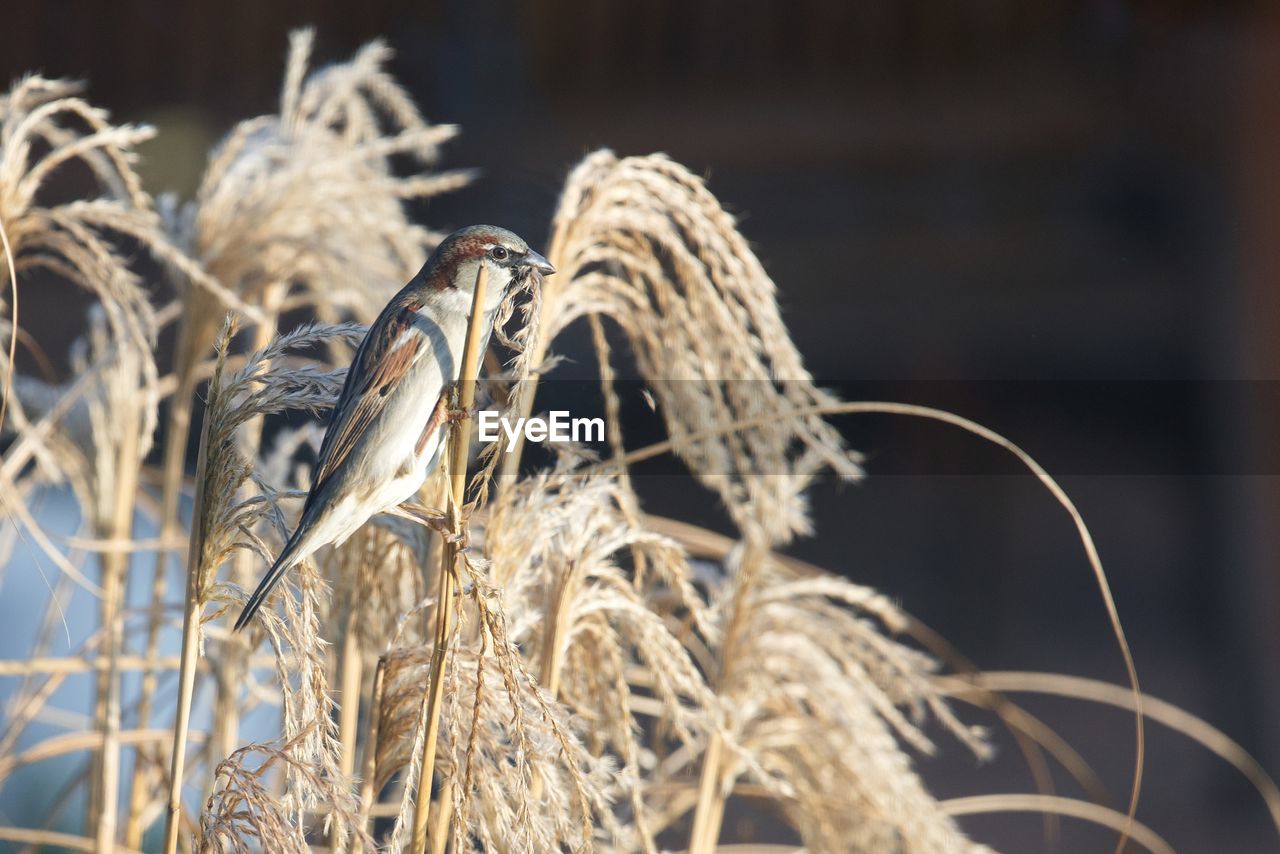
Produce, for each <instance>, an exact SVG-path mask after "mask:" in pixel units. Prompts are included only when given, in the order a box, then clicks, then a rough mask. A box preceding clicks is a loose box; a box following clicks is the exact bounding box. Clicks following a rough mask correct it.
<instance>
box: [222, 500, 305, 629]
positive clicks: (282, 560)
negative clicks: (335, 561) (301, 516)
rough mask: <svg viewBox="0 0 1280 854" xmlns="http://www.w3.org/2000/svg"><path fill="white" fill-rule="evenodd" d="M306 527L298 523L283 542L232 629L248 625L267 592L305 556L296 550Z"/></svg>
mask: <svg viewBox="0 0 1280 854" xmlns="http://www.w3.org/2000/svg"><path fill="white" fill-rule="evenodd" d="M306 529H307V526H306V525H304V524H299V525H298V530H296V531H294V532H293V536H292V537H290V538H289V542H287V543H285V546H284V549H282V550H281V552H280V557H278V558H276V562H275V563H273V564H272V565H271V569H270V570H269V571H268V572H267V574H266V576H265V577H263V579H262V581H260V582H259V583H258V588H257V589H256V590H254V591H253V595H252V596H250V597H249V601H248V602H246V603H245V606H244V610H243V611H241V612H240V617H239V619H237V620H236V626H235V629H234V630H233V631H237V632H238V631H240V630H241V629H243V628H244V627H245V626H247V625H249V621H250V620H252V619H253V615H254V614H256V613H258V609H259V608H261V607H262V603H263V602H265V601H267V594H268V593H270V592H271V589H272V588H273V587H275V586H276V585H277V584H279V583H280V579H281V578H283V577H284V574H285V573H286V572H288V571H289V570H290V569H292V568H293V567H294V565H295V564H297V563H298V561H300V560H302V558H303V557H305V555H300V554H298V550H299V547H300V546H301V545H302V541H303V539H304V537H303V534H304V532H305V531H306Z"/></svg>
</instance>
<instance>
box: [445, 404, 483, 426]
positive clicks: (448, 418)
mask: <svg viewBox="0 0 1280 854" xmlns="http://www.w3.org/2000/svg"><path fill="white" fill-rule="evenodd" d="M476 409H477V407H474V406H473V407H472V408H471V409H446V410H445V411H444V422H445V423H446V424H456V423H457V422H459V421H464V420H466V419H468V418H470V417H471V416H472V415H475V413H476Z"/></svg>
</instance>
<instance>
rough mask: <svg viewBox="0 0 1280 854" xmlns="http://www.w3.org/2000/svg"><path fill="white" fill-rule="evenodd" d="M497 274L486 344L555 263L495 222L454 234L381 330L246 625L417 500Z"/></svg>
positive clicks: (335, 419) (341, 404)
mask: <svg viewBox="0 0 1280 854" xmlns="http://www.w3.org/2000/svg"><path fill="white" fill-rule="evenodd" d="M482 267H483V268H484V269H485V270H487V271H488V282H489V284H488V287H487V289H486V292H485V295H484V305H483V312H484V313H483V316H482V323H481V335H482V339H481V342H480V349H481V352H483V350H484V348H485V346H486V345H487V344H488V340H489V334H490V333H491V332H492V329H493V321H494V315H495V314H496V312H497V310H498V307H499V306H500V305H501V303H502V301H503V299H504V297H505V296H506V294H507V293H508V291H509V290H510V289H511V288H513V287H515V286H518V285H522V284H523V283H524V282H525V281H526V279H527V277H528V276H529V275H530V274H531V273H532V272H537V273H538V274H539V275H543V276H546V275H551V274H552V273H554V272H555V268H554V267H553V266H551V264H550V262H548V261H547V259H546V258H544V257H543V256H542V255H540V254H538V253H537V252H535V251H533V250H532V249H530V248H529V245H528V244H527V243H525V241H524V240H522V239H521V238H519V237H518V236H516V235H515V234H513V233H512V232H510V231H508V230H506V229H505V228H498V227H497V226H492V225H473V226H469V227H467V228H462V229H459V230H458V231H455V232H454V233H453V234H450V235H449V236H448V237H446V238H445V239H444V240H443V241H441V243H440V245H439V246H438V247H436V250H435V252H434V253H432V255H431V257H430V258H429V259H428V260H427V262H426V264H424V265H423V267H422V269H421V270H419V271H418V273H417V275H415V276H414V277H413V278H412V279H411V280H410V281H409V283H408V284H406V285H405V286H404V287H403V288H402V289H401V290H400V292H399V293H397V294H396V295H395V296H394V297H392V299H391V301H390V302H389V303H388V304H387V306H386V308H384V309H383V310H382V313H381V314H379V315H378V318H377V320H375V321H374V322H373V325H372V326H370V327H369V331H368V332H367V333H366V334H365V337H364V340H363V341H361V343H360V346H359V348H358V349H357V350H356V354H355V358H354V359H353V361H352V363H351V368H350V370H348V372H347V377H346V380H345V382H344V384H343V387H342V393H341V394H340V395H339V396H338V402H337V404H336V405H335V406H334V409H333V413H332V415H331V416H330V419H329V425H328V427H327V428H326V430H325V434H324V439H323V441H321V443H320V453H319V456H318V458H317V461H316V468H315V474H314V477H313V482H312V484H311V489H310V490H309V491H308V493H307V497H306V500H305V502H304V503H303V506H302V515H301V516H300V518H299V520H298V526H297V528H295V529H294V532H293V535H292V536H290V537H289V539H288V541H287V542H286V543H285V545H284V548H283V549H282V550H281V551H280V555H279V557H277V558H276V561H275V563H274V564H272V566H271V569H270V570H268V571H267V574H266V575H265V576H264V577H263V579H262V581H261V582H260V583H259V584H258V587H257V589H256V590H254V591H253V595H252V596H250V597H249V601H248V602H247V603H246V604H245V606H244V610H242V611H241V612H240V617H239V619H237V620H236V624H235V631H237V632H238V631H240V630H241V629H243V628H244V627H245V626H246V625H248V624H249V622H250V620H252V619H253V617H254V615H255V614H256V613H257V612H258V609H260V608H261V607H262V604H263V602H264V601H266V598H267V594H269V593H270V592H271V590H272V588H274V587H275V585H276V584H278V583H279V581H280V579H281V578H283V577H284V575H285V573H286V572H288V571H289V570H290V569H292V568H293V567H294V566H297V565H298V563H300V562H301V561H303V560H305V559H307V558H308V557H310V556H311V555H312V554H313V553H314V552H315V551H316V550H317V549H319V548H320V547H322V546H325V545H329V544H335V545H340V544H342V543H343V542H344V541H345V540H346V539H347V538H348V537H350V536H351V535H352V534H353V533H355V532H356V531H357V530H358V529H359V528H360V526H361V525H363V524H364V523H365V522H366V521H368V520H369V519H370V518H371V517H372V516H374V515H376V514H378V513H381V512H384V511H386V510H390V509H391V508H393V507H395V506H397V505H399V504H400V503H401V502H403V501H406V500H408V499H409V498H410V497H412V496H413V495H414V494H415V493H417V491H418V489H419V488H420V487H421V486H422V484H423V482H424V481H426V479H427V476H428V475H430V474H431V472H432V471H434V470H435V468H436V466H437V465H438V464H439V462H440V455H441V451H442V448H443V447H444V444H445V443H444V437H445V433H446V427H447V422H448V421H449V420H450V418H451V417H453V415H451V413H450V410H449V406H448V397H449V390H450V388H451V387H452V385H453V384H455V383H456V382H457V380H458V373H459V371H460V370H461V361H462V353H463V348H464V347H465V343H466V342H465V339H466V337H467V325H468V322H469V320H470V316H471V303H472V297H473V294H474V291H475V284H476V280H477V277H478V274H479V271H480V269H481V268H482Z"/></svg>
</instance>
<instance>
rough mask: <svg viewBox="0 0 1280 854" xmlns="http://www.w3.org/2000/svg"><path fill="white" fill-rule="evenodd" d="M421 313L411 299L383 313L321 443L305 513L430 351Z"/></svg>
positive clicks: (358, 354) (354, 364)
mask: <svg viewBox="0 0 1280 854" xmlns="http://www.w3.org/2000/svg"><path fill="white" fill-rule="evenodd" d="M420 308H422V303H421V302H419V301H418V300H416V299H414V298H412V297H407V298H405V299H401V300H396V301H395V302H393V303H391V304H390V305H388V306H387V307H386V309H384V310H383V312H382V314H381V315H379V317H378V319H377V320H376V321H374V324H373V326H371V327H370V328H369V333H368V334H367V335H366V336H365V339H364V341H362V342H361V344H360V348H359V350H357V351H356V357H355V359H354V360H353V361H352V363H351V369H350V371H349V372H348V373H347V380H346V383H345V384H344V385H343V387H342V394H341V395H340V396H339V397H338V403H337V405H336V406H335V407H334V410H333V419H332V420H331V421H330V422H329V428H328V429H327V430H326V431H325V434H324V441H323V442H322V443H321V444H320V457H319V460H318V462H317V465H316V474H315V481H314V483H313V484H312V487H311V492H310V494H308V495H307V501H306V504H305V505H304V507H303V512H304V513H305V512H306V509H307V508H308V507H310V506H311V502H312V501H313V499H314V498H315V496H316V495H317V494H318V493H319V492H320V491H321V488H322V487H323V486H324V482H325V481H326V480H328V479H329V478H330V477H331V476H332V475H333V474H334V472H336V471H338V470H339V469H340V468H342V464H343V463H344V462H345V461H346V459H347V457H348V456H349V455H350V454H351V449H352V448H354V447H355V445H356V442H357V441H358V440H359V438H360V436H361V435H362V434H363V433H364V431H365V430H366V429H368V427H369V425H370V424H372V423H373V421H374V420H375V419H376V418H377V417H378V414H379V413H380V412H382V410H383V408H384V407H385V406H386V401H387V396H388V395H389V394H390V393H391V391H392V389H394V388H395V386H396V383H398V382H399V381H400V380H401V379H402V378H403V377H404V376H405V374H407V373H408V372H409V368H410V367H411V366H412V365H413V363H414V362H415V361H417V359H418V358H419V357H421V356H422V355H423V354H424V353H425V352H427V351H428V350H429V344H428V341H427V336H426V335H425V334H424V333H423V332H422V331H421V330H419V329H416V328H415V327H414V321H415V319H416V318H417V312H418V310H419V309H420Z"/></svg>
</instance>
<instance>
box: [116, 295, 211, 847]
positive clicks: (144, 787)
mask: <svg viewBox="0 0 1280 854" xmlns="http://www.w3.org/2000/svg"><path fill="white" fill-rule="evenodd" d="M201 322H202V320H201V319H199V318H197V317H195V316H193V315H192V314H190V313H184V314H183V315H182V317H181V319H180V320H179V322H178V344H177V351H176V352H177V358H178V367H177V369H178V372H179V377H178V388H177V391H176V392H175V393H174V395H173V400H172V401H171V402H170V404H169V420H168V424H167V426H166V429H165V439H164V451H163V454H162V460H161V498H160V504H161V511H160V539H161V540H162V541H165V542H168V541H170V540H173V539H175V538H177V536H178V535H179V533H181V524H180V523H179V521H178V504H179V501H180V500H181V496H182V474H183V468H184V466H183V462H184V461H185V460H186V455H187V437H188V435H189V433H190V430H191V407H192V398H193V397H194V396H195V391H196V384H197V382H198V379H197V378H196V371H195V370H194V368H195V365H196V360H194V359H190V358H186V355H185V354H186V353H187V352H188V351H190V350H191V349H192V342H193V340H194V339H195V337H196V331H195V329H194V328H193V327H194V325H195V324H199V323H201ZM168 558H169V550H168V549H157V550H156V560H155V569H154V570H153V571H152V575H151V596H150V601H151V613H150V614H149V615H148V617H147V646H146V652H145V656H146V658H147V659H155V658H156V657H157V656H158V654H159V650H160V627H161V625H162V624H163V623H164V597H165V589H166V587H167V586H168V585H167V584H166V582H167V580H168V579H167V564H168ZM158 678H159V676H158V674H157V673H156V671H155V670H154V669H152V668H148V669H147V671H146V672H145V673H144V674H143V675H142V689H141V691H140V698H139V701H138V724H137V725H138V728H139V729H146V728H147V726H149V725H150V723H151V698H152V696H153V695H154V694H155V692H156V685H157V682H158ZM155 758H156V760H157V761H156V762H155V763H154V766H155V767H159V764H160V762H159V761H158V760H159V757H158V756H157V757H155ZM142 760H143V754H142V752H141V751H139V752H138V753H137V754H136V755H135V758H134V765H133V780H132V782H131V783H130V786H129V812H128V817H127V819H126V820H125V837H124V838H125V842H124V844H125V846H126V847H129V848H140V847H141V846H142V834H143V832H144V831H145V830H146V828H145V827H143V825H142V810H143V807H144V806H145V805H146V803H147V793H148V790H149V789H150V785H149V782H150V778H151V776H152V775H151V767H152V763H147V762H143V761H142Z"/></svg>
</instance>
